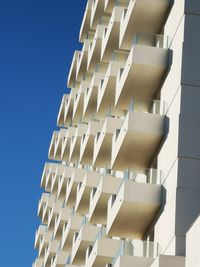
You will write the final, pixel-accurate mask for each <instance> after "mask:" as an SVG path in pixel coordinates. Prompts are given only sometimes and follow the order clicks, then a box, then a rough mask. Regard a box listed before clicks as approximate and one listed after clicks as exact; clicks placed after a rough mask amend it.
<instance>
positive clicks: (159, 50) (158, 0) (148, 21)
mask: <svg viewBox="0 0 200 267" xmlns="http://www.w3.org/2000/svg"><path fill="white" fill-rule="evenodd" d="M199 27H200V2H198V1H197V0H88V1H87V5H86V9H85V13H84V17H83V22H82V25H81V27H80V35H79V41H80V42H81V43H82V44H83V47H82V51H75V52H74V55H72V56H73V58H72V64H71V68H70V70H69V75H68V80H67V85H68V87H69V88H71V91H70V94H69V95H66V94H65V95H64V96H63V99H62V101H61V106H60V110H59V112H58V119H57V125H58V126H59V127H61V129H60V130H59V131H54V133H53V135H52V140H51V142H50V147H49V160H54V161H57V163H54V162H48V163H46V164H45V166H44V171H43V174H42V179H41V186H42V187H43V188H44V193H43V194H42V196H41V199H40V201H39V205H38V216H39V217H40V218H41V222H42V223H41V226H40V227H39V228H38V230H37V231H36V236H35V248H36V249H37V250H38V257H37V259H36V260H35V262H34V263H33V267H65V266H72V267H73V266H82V267H83V266H84V267H132V266H134V267H171V266H175V267H185V266H186V267H199V266H200V256H199V255H200V254H199V253H198V248H199V246H200V217H199V219H197V220H196V218H197V217H198V216H199V214H200V205H199V203H200V180H199V177H198V173H199V171H198V170H199V164H200V142H199V136H200V126H199V125H200V119H199V118H200V105H199V100H200V75H199V69H200V52H199V51H200V50H199V47H200V37H199V34H198V29H199ZM191 225H192V227H191Z"/></svg>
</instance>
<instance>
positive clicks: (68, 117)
mask: <svg viewBox="0 0 200 267" xmlns="http://www.w3.org/2000/svg"><path fill="white" fill-rule="evenodd" d="M79 86H80V84H77V83H76V84H75V87H74V88H72V90H71V92H70V95H69V101H68V102H67V105H66V108H65V113H64V125H65V127H69V126H71V121H72V115H73V108H74V99H75V98H76V95H77V93H78V91H79Z"/></svg>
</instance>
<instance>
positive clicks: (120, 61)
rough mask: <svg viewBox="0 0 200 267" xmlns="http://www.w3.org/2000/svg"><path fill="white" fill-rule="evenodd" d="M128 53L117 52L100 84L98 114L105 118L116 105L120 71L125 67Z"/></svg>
mask: <svg viewBox="0 0 200 267" xmlns="http://www.w3.org/2000/svg"><path fill="white" fill-rule="evenodd" d="M126 59H127V52H124V51H123V52H115V53H114V60H112V61H110V63H109V65H108V69H107V72H106V74H105V77H104V80H102V82H101V83H100V84H99V87H98V94H97V113H98V115H101V117H102V116H103V117H104V116H105V114H106V113H107V112H108V108H113V107H114V105H115V90H116V89H115V88H116V81H117V76H118V73H119V70H120V69H121V68H123V67H124V65H125V61H126Z"/></svg>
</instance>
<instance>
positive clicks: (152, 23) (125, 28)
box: [120, 0, 171, 50]
mask: <svg viewBox="0 0 200 267" xmlns="http://www.w3.org/2000/svg"><path fill="white" fill-rule="evenodd" d="M170 5H171V0H154V1H149V0H136V1H130V4H129V6H128V10H127V12H126V15H125V17H124V18H122V19H121V25H120V49H125V50H130V49H131V45H132V41H133V40H132V39H133V36H134V35H135V33H136V32H150V33H160V32H161V30H162V27H163V24H164V22H165V20H166V15H167V13H168V10H169V8H170Z"/></svg>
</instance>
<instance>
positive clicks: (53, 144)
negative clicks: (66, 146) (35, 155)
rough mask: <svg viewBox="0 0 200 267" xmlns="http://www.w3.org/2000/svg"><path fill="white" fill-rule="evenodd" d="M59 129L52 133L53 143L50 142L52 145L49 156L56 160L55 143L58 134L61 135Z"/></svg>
mask: <svg viewBox="0 0 200 267" xmlns="http://www.w3.org/2000/svg"><path fill="white" fill-rule="evenodd" d="M59 133H60V132H59V131H54V132H53V135H52V138H51V143H50V146H49V153H48V158H49V159H51V160H54V155H55V143H56V141H57V139H58V136H59Z"/></svg>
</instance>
